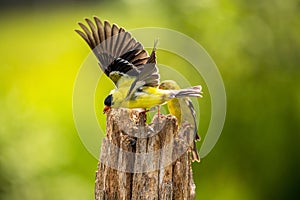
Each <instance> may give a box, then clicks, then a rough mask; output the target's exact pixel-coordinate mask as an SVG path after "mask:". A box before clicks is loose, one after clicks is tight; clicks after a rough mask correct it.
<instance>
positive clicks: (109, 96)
mask: <svg viewBox="0 0 300 200" xmlns="http://www.w3.org/2000/svg"><path fill="white" fill-rule="evenodd" d="M112 100H113V97H112V94H110V95H108V96H107V97H106V98H105V100H104V105H106V106H111V105H112Z"/></svg>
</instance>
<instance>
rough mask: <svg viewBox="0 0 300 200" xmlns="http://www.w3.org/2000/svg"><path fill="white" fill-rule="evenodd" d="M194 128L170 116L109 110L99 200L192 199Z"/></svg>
mask: <svg viewBox="0 0 300 200" xmlns="http://www.w3.org/2000/svg"><path fill="white" fill-rule="evenodd" d="M192 135H193V130H191V129H190V128H189V126H188V124H187V125H184V124H183V125H182V127H181V128H180V130H178V127H177V123H176V118H175V117H173V116H171V115H167V116H160V117H158V116H157V115H155V116H154V117H153V120H152V123H151V124H149V125H148V124H147V123H146V115H145V114H144V113H139V112H138V111H135V110H129V109H123V108H119V109H111V110H110V111H109V112H108V113H107V123H106V138H105V139H104V140H103V142H102V147H101V154H100V160H99V163H98V170H97V172H96V182H95V200H103V199H117V200H119V199H121V200H122V199H126V200H127V199H128V200H129V199H130V200H138V199H147V200H148V199H160V200H168V199H174V200H177V199H178V200H179V199H187V200H190V199H194V198H195V184H194V180H193V174H192V169H191V159H190V151H189V149H190V148H189V147H190V145H189V144H192V141H193V139H194V138H193V137H191V136H192Z"/></svg>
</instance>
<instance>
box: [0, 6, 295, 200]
mask: <svg viewBox="0 0 300 200" xmlns="http://www.w3.org/2000/svg"><path fill="white" fill-rule="evenodd" d="M93 15H97V16H99V17H100V18H101V19H108V20H109V21H110V22H115V23H118V24H119V25H121V26H123V27H125V28H126V29H132V28H139V27H147V26H157V27H165V28H170V29H174V30H178V31H180V32H182V33H185V34H187V35H189V36H190V37H192V38H193V39H195V40H196V41H198V42H199V43H200V44H201V45H202V46H203V47H204V48H205V49H206V50H207V51H208V52H209V54H210V55H211V57H212V58H213V60H214V61H215V63H216V64H217V66H218V67H219V70H220V72H221V74H222V76H223V79H224V83H225V87H226V92H227V100H228V102H227V105H228V112H227V118H226V123H225V126H224V130H223V133H222V135H221V138H220V140H219V142H218V143H217V145H216V147H215V148H214V150H213V151H212V152H211V153H210V154H209V156H208V157H206V158H204V159H203V160H202V162H201V163H200V164H198V163H195V164H193V168H194V176H195V177H194V178H195V182H196V192H197V199H204V200H220V199H221V200H223V199H224V200H227V199H228V200H232V199H234V200H236V199H238V200H241V199H242V200H266V199H285V200H287V199H299V196H300V195H299V187H300V172H299V169H300V156H299V152H300V151H299V150H300V149H299V142H300V81H299V78H300V68H299V67H300V66H299V65H300V20H299V19H300V2H299V1H297V0H287V1H280V0H273V1H270V0H266V1H258V0H254V1H251V2H250V1H245V0H223V1H221V0H211V1H209V0H199V1H192V0H185V1H179V0H173V1H166V0H162V1H159V0H153V1H146V0H141V1H138V0H129V1H125V0H122V1H121V0H120V1H117V0H115V1H94V2H93V1H89V2H87V3H83V2H79V1H75V0H73V1H68V2H65V3H63V4H62V3H59V2H58V1H54V2H52V3H49V2H48V1H26V2H25V1H24V2H18V1H17V0H14V1H3V0H2V1H1V8H0V27H1V30H0V58H1V59H0V61H1V64H0V80H1V84H0V91H1V92H0V112H1V115H0V199H1V200H2V199H3V200H4V199H9V200H16V199H24V200H40V199H44V200H48V199H49V200H56V199H57V200H61V199H63V200H68V199H72V200H75V199H78V200H79V199H80V200H82V199H93V190H94V177H95V170H96V165H97V160H96V159H95V158H94V157H92V156H91V155H90V154H89V153H88V151H87V150H86V149H85V147H84V146H83V145H82V144H81V141H80V139H79V136H78V135H77V132H76V129H75V125H74V122H73V115H72V91H73V84H74V81H75V78H76V74H77V72H78V70H79V68H80V65H81V64H82V62H83V60H84V59H85V58H86V56H87V54H88V53H89V49H88V47H87V45H86V44H85V43H84V42H83V40H81V38H79V37H78V36H77V35H76V34H75V32H74V31H73V30H74V29H75V28H77V24H76V23H77V22H78V21H82V20H83V18H84V17H91V16H93ZM158 56H159V59H161V60H165V61H167V60H168V59H169V58H170V59H171V57H170V56H168V55H167V54H164V53H163V52H162V53H161V54H159V55H158ZM170 62H171V63H172V61H171V60H170ZM174 64H176V63H174ZM104 95H105V94H103V96H104ZM206 104H207V106H206V107H209V100H203V102H202V103H200V106H201V107H204V108H205V109H204V110H208V111H209V109H206V107H205V105H206ZM100 106H102V105H99V107H100ZM99 109H101V108H99ZM203 112H204V111H202V113H203ZM208 120H209V114H207V113H205V112H204V118H203V121H204V123H202V124H201V125H200V128H201V130H206V129H207V127H206V126H207V124H208ZM101 123H102V124H104V122H103V121H102V122H101ZM204 132H205V131H204ZM202 137H203V135H202Z"/></svg>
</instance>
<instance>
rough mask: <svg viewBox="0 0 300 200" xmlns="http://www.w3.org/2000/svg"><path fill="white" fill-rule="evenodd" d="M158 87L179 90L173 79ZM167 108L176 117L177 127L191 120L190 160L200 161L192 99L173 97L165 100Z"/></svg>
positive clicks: (198, 138) (163, 82)
mask: <svg viewBox="0 0 300 200" xmlns="http://www.w3.org/2000/svg"><path fill="white" fill-rule="evenodd" d="M159 88H160V89H163V90H180V87H179V85H178V84H177V83H176V82H175V81H173V80H166V81H162V82H161V83H160V84H159ZM167 106H168V110H169V112H170V114H171V115H173V116H175V117H176V118H177V123H178V127H180V125H181V123H182V122H183V121H187V122H190V123H191V122H192V123H193V124H191V126H192V127H193V128H194V142H193V146H192V147H191V149H192V160H193V161H198V162H200V157H199V155H198V152H197V147H196V141H197V140H200V137H199V135H198V128H197V122H196V112H195V109H194V106H193V103H192V101H191V100H190V98H188V97H184V98H180V99H178V98H173V99H171V100H169V101H168V102H167Z"/></svg>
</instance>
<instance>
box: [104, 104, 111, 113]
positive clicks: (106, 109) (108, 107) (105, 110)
mask: <svg viewBox="0 0 300 200" xmlns="http://www.w3.org/2000/svg"><path fill="white" fill-rule="evenodd" d="M109 110H110V106H107V105H105V106H104V108H103V114H105V113H107V111H109Z"/></svg>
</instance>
